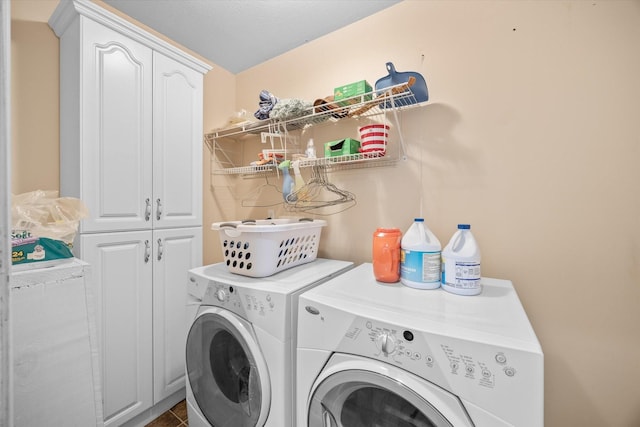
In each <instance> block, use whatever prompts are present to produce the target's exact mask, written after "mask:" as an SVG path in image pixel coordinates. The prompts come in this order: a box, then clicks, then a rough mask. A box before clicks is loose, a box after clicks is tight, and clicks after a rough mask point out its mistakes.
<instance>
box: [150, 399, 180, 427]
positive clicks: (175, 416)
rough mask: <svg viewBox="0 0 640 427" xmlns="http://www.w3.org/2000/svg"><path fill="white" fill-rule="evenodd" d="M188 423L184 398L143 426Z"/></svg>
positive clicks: (154, 426) (171, 425) (161, 426)
mask: <svg viewBox="0 0 640 427" xmlns="http://www.w3.org/2000/svg"><path fill="white" fill-rule="evenodd" d="M188 425H189V421H187V402H186V400H183V401H182V402H180V403H177V404H176V405H175V406H174V407H173V408H171V409H169V410H168V411H167V412H165V413H164V414H162V415H160V416H159V417H158V418H156V419H155V420H153V421H151V422H150V423H149V424H147V425H146V426H145V427H184V426H188Z"/></svg>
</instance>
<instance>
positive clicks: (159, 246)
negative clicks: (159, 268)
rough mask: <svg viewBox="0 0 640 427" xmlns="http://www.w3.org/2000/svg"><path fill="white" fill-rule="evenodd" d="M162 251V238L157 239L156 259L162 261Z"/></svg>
mask: <svg viewBox="0 0 640 427" xmlns="http://www.w3.org/2000/svg"><path fill="white" fill-rule="evenodd" d="M163 252H164V246H163V245H162V239H158V261H162V253H163Z"/></svg>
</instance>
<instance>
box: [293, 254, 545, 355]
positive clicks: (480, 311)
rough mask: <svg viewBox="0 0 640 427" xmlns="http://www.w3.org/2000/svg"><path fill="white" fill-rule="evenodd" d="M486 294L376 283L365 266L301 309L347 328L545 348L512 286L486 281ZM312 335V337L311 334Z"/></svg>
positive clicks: (305, 298) (314, 294) (303, 301)
mask: <svg viewBox="0 0 640 427" xmlns="http://www.w3.org/2000/svg"><path fill="white" fill-rule="evenodd" d="M482 286H483V289H482V293H481V294H480V295H476V296H461V295H454V294H451V293H449V292H447V291H445V290H443V289H441V288H439V289H433V290H420V289H414V288H409V287H407V286H404V285H402V284H401V283H400V282H398V283H382V282H378V281H376V280H375V278H374V276H373V268H372V265H371V264H369V263H365V264H362V265H360V266H358V267H356V268H354V269H352V270H350V271H348V272H346V273H344V274H342V275H340V276H338V277H336V278H334V279H332V280H330V281H328V282H326V283H323V284H322V285H320V286H317V287H315V288H313V289H311V290H309V291H307V292H305V293H303V294H302V295H301V296H300V307H301V310H304V307H306V306H307V305H311V306H316V305H317V307H316V308H319V309H320V310H322V308H321V307H322V305H325V306H328V307H330V308H332V309H334V310H337V311H338V312H340V313H342V315H343V316H344V318H345V322H344V323H345V328H346V327H348V324H350V321H349V319H351V318H353V317H354V316H357V317H362V318H367V319H371V320H377V321H382V322H386V323H388V324H391V325H397V326H401V327H405V328H410V329H413V330H416V331H424V332H430V333H436V334H439V335H444V336H451V337H456V338H460V339H464V340H468V341H479V342H484V343H489V344H495V345H501V346H508V347H519V348H523V349H527V350H529V351H533V352H536V353H538V352H540V353H541V348H540V344H539V342H538V339H537V337H536V335H535V332H534V330H533V328H532V327H531V324H530V322H529V319H528V317H527V314H526V313H525V311H524V308H523V307H522V304H521V303H520V299H519V298H518V295H517V293H516V291H515V289H514V287H513V284H512V283H511V282H510V281H508V280H500V279H490V278H484V277H483V278H482ZM312 335H313V334H312Z"/></svg>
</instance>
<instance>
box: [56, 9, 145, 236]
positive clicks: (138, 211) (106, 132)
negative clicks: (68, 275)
mask: <svg viewBox="0 0 640 427" xmlns="http://www.w3.org/2000/svg"><path fill="white" fill-rule="evenodd" d="M82 33H83V38H82V40H81V45H82V56H83V57H84V58H85V60H83V61H82V64H79V65H78V66H77V68H79V69H80V77H79V79H77V80H76V79H74V82H70V84H75V85H80V86H81V87H80V96H81V98H80V102H81V104H80V120H79V121H78V120H77V115H76V114H75V112H72V115H73V117H74V119H75V120H74V121H75V123H71V124H69V125H70V126H73V125H74V124H75V125H77V126H79V127H80V129H79V131H80V135H81V137H80V139H79V140H78V141H74V140H73V139H72V138H68V137H63V138H62V139H61V161H62V167H61V169H60V178H61V193H62V195H65V196H69V195H71V196H74V197H78V198H80V199H82V200H83V201H84V202H85V203H86V205H87V207H88V208H89V212H90V216H89V218H87V219H86V220H84V221H83V222H82V229H81V230H82V231H83V232H89V231H107V230H134V229H144V228H149V227H150V226H151V214H152V212H151V210H152V208H153V206H152V197H153V192H152V189H153V187H152V176H153V172H154V166H153V163H152V161H153V160H152V159H153V145H152V143H153V141H152V136H153V134H152V119H153V117H152V100H153V92H152V90H153V80H152V77H153V74H152V64H153V51H152V50H151V49H149V48H148V47H145V46H143V45H141V44H139V43H136V42H135V41H133V40H130V39H128V38H126V37H123V36H122V35H120V34H119V33H117V32H116V31H113V30H111V29H108V28H105V27H103V26H102V25H99V24H97V23H95V22H93V21H90V20H86V21H84V24H83V26H82ZM63 46H64V47H66V45H63ZM72 48H73V47H72ZM72 62H75V61H72ZM60 65H61V68H62V69H64V68H66V67H68V66H69V63H68V62H66V61H65V62H64V63H61V64H60ZM72 67H73V69H70V70H68V71H64V72H61V76H62V79H63V81H64V80H66V79H67V78H69V77H70V76H72V75H76V76H77V71H76V66H75V64H74V65H72ZM76 90H77V89H76ZM61 97H62V98H63V102H64V101H66V99H65V98H66V97H65V96H64V95H63V94H61ZM74 101H75V100H72V101H71V102H74ZM69 107H70V106H69V105H66V106H65V105H63V108H62V109H61V111H60V114H61V116H63V115H66V114H68V110H70V108H69ZM61 118H62V122H63V123H65V125H64V126H67V120H65V118H63V117H61ZM69 121H71V119H69ZM69 144H74V145H75V144H77V148H71V147H69ZM76 151H77V152H78V154H79V156H76ZM76 161H79V164H75V163H76ZM76 186H77V188H75V187H76Z"/></svg>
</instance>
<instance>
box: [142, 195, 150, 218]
mask: <svg viewBox="0 0 640 427" xmlns="http://www.w3.org/2000/svg"><path fill="white" fill-rule="evenodd" d="M144 202H145V205H146V206H145V208H144V220H145V221H149V220H150V219H151V199H150V198H148V197H147V200H145V201H144Z"/></svg>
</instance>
